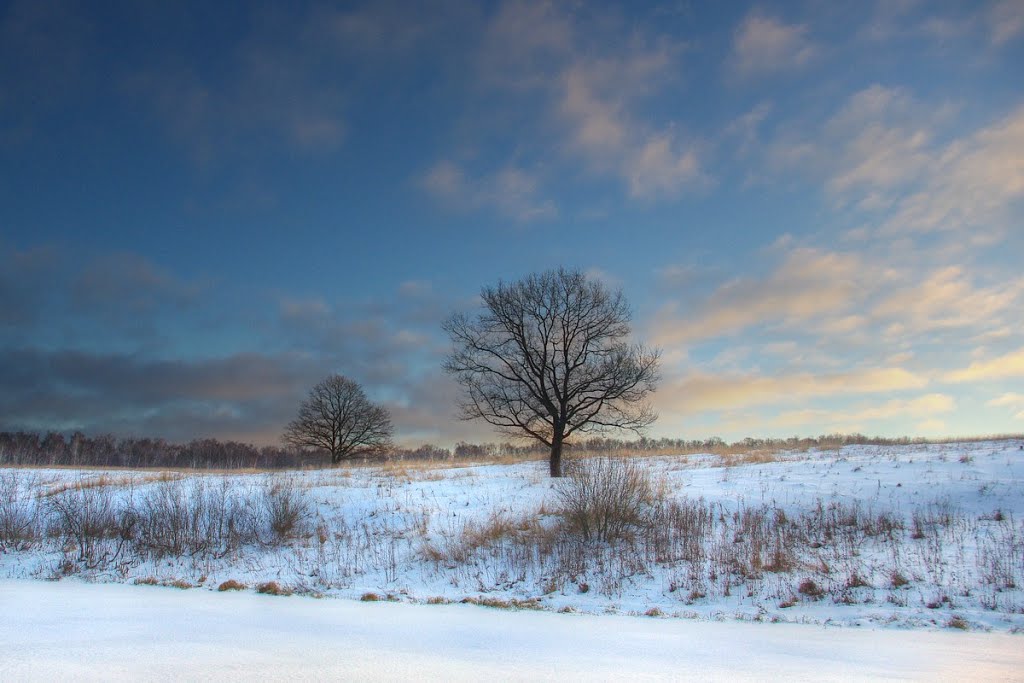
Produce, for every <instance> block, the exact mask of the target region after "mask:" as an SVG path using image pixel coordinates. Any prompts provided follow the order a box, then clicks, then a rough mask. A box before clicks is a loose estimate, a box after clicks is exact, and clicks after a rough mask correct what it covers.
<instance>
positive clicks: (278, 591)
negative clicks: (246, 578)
mask: <svg viewBox="0 0 1024 683" xmlns="http://www.w3.org/2000/svg"><path fill="white" fill-rule="evenodd" d="M256 592H257V593H259V594H261V595H282V596H287V595H291V594H292V592H293V591H292V590H291V589H289V588H285V587H284V586H282V585H280V584H279V583H278V582H277V581H267V582H265V583H259V584H256Z"/></svg>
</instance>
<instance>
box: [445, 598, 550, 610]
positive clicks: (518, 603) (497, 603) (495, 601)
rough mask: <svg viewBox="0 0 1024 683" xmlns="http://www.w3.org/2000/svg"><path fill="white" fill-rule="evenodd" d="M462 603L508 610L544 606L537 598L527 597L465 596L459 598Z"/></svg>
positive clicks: (536, 608) (539, 608)
mask: <svg viewBox="0 0 1024 683" xmlns="http://www.w3.org/2000/svg"><path fill="white" fill-rule="evenodd" d="M459 602H461V603H462V604H464V605H480V606H481V607H491V608H494V609H510V610H521V609H526V610H542V609H544V606H543V605H542V604H541V602H540V600H538V599H537V598H529V599H527V600H518V599H516V598H512V599H509V600H504V599H502V598H494V597H483V596H482V597H465V598H462V600H460V601H459Z"/></svg>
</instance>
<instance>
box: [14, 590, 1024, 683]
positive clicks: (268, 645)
mask: <svg viewBox="0 0 1024 683" xmlns="http://www.w3.org/2000/svg"><path fill="white" fill-rule="evenodd" d="M0 605H2V606H3V610H4V618H3V619H0V680H3V681H11V682H13V681H23V680H33V681H55V680H57V681H62V680H96V681H100V680H103V681H110V680H130V681H140V680H197V681H198V680H215V681H223V680H246V681H252V680H395V681H398V680H401V681H409V680H443V681H462V680H474V681H478V680H485V679H488V680H502V681H513V680H558V681H566V680H617V681H618V680H624V679H628V680H652V679H660V680H711V681H713V680H721V681H744V680H759V681H761V680H768V679H773V680H785V681H850V680H864V679H873V680H927V681H966V680H971V681H977V680H1019V679H1020V676H1021V671H1022V669H1021V667H1022V665H1024V656H1022V654H1021V648H1020V638H1019V636H1012V635H1007V634H994V633H962V632H959V631H957V632H949V631H945V632H943V631H932V632H920V631H901V630H892V629H884V630H875V629H841V628H823V627H820V626H807V625H798V624H747V623H739V622H726V623H715V622H712V623H707V622H697V621H690V620H678V619H676V620H658V619H638V618H636V617H628V616H622V615H601V616H591V615H581V614H550V613H544V612H532V611H530V612H512V611H507V610H488V609H484V608H479V607H474V606H471V605H439V606H428V605H408V604H398V603H373V604H367V603H361V602H354V601H348V600H315V599H313V598H309V597H292V598H288V599H281V598H275V597H270V596H264V595H255V594H253V593H208V592H205V591H184V592H182V591H179V590H177V589H175V588H162V587H146V586H124V585H112V584H104V585H87V584H84V583H81V582H79V581H77V580H71V581H62V582H60V583H46V582H40V581H17V580H13V581H12V580H3V581H0Z"/></svg>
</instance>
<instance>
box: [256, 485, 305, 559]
mask: <svg viewBox="0 0 1024 683" xmlns="http://www.w3.org/2000/svg"><path fill="white" fill-rule="evenodd" d="M263 507H264V510H265V511H266V513H267V519H268V522H269V524H270V531H271V533H272V536H273V540H274V542H276V543H281V542H283V541H285V540H287V539H288V538H291V537H292V536H294V535H296V534H298V533H299V532H300V531H301V529H302V526H303V524H304V523H305V521H306V519H307V518H308V517H309V512H310V502H309V499H308V497H307V496H306V492H305V491H304V490H303V489H300V488H299V487H298V486H296V484H295V480H294V479H291V478H288V479H281V480H278V481H272V482H271V483H268V484H267V485H266V486H265V487H264V489H263Z"/></svg>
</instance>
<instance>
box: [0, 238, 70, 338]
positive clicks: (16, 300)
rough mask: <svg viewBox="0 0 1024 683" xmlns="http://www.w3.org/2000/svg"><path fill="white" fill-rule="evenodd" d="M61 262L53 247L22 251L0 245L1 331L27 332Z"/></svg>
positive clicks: (37, 315) (38, 313) (38, 311)
mask: <svg viewBox="0 0 1024 683" xmlns="http://www.w3.org/2000/svg"><path fill="white" fill-rule="evenodd" d="M58 260H59V257H58V254H57V251H56V250H55V249H53V248H52V247H34V248H31V249H26V250H19V249H15V248H13V247H9V246H7V245H5V244H4V243H2V242H0V330H3V329H4V328H10V329H12V330H17V329H19V328H20V329H24V328H25V327H27V326H29V325H31V324H32V323H34V322H35V321H36V320H37V318H38V317H39V315H40V309H41V308H42V303H43V299H44V298H45V296H44V291H45V287H44V283H46V282H48V281H52V280H53V279H54V277H55V273H56V271H57V266H58Z"/></svg>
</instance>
